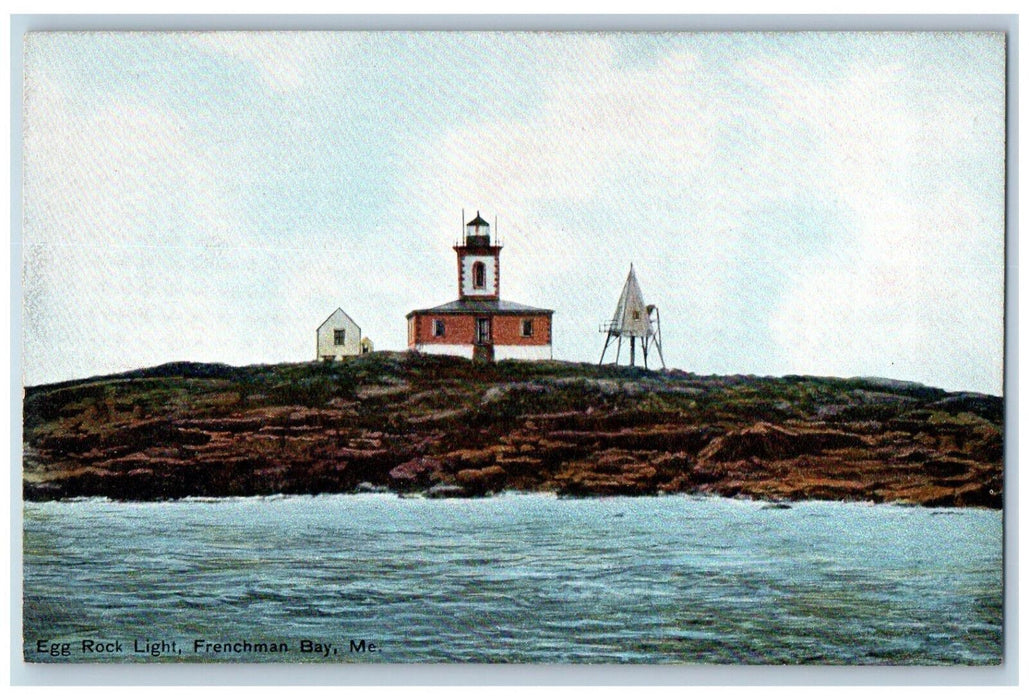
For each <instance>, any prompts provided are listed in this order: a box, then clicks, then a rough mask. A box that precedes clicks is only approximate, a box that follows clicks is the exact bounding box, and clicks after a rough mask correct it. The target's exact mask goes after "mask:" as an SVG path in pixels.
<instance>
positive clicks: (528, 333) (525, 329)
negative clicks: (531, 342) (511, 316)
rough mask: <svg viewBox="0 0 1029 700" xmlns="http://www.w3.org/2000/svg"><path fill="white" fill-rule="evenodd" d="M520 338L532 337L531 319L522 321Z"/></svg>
mask: <svg viewBox="0 0 1029 700" xmlns="http://www.w3.org/2000/svg"><path fill="white" fill-rule="evenodd" d="M522 337H523V338H530V337H532V319H530V318H526V319H523V320H522Z"/></svg>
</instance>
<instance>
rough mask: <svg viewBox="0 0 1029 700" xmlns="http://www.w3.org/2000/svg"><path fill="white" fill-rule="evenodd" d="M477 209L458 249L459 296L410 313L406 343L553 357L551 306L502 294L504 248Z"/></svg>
mask: <svg viewBox="0 0 1029 700" xmlns="http://www.w3.org/2000/svg"><path fill="white" fill-rule="evenodd" d="M501 247H502V246H500V245H499V243H498V244H496V245H494V244H493V242H492V241H491V240H490V230H489V224H488V223H487V222H486V220H485V219H483V218H482V217H481V216H479V213H478V212H476V213H475V218H474V219H472V220H471V221H469V222H468V223H467V224H466V225H465V229H464V235H463V236H462V240H461V244H460V245H456V246H454V251H455V252H456V253H457V299H455V300H454V301H451V302H448V303H446V304H443V305H441V306H434V307H432V308H431V309H417V310H415V311H412V312H410V313H409V314H407V347H408V348H410V349H411V350H417V351H418V352H425V353H434V354H439V355H459V356H461V357H467V358H471V359H476V360H486V361H493V360H549V359H551V357H552V356H553V350H552V346H551V340H550V329H551V320H552V317H553V315H554V312H553V311H552V310H551V309H537V308H534V307H532V306H525V305H524V304H516V303H515V302H513V301H505V300H503V299H501V298H500V249H501Z"/></svg>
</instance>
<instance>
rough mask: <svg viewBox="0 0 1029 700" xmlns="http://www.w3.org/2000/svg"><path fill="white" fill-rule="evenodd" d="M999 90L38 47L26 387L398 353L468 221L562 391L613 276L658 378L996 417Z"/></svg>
mask: <svg viewBox="0 0 1029 700" xmlns="http://www.w3.org/2000/svg"><path fill="white" fill-rule="evenodd" d="M112 46H117V47H118V50H117V51H113V50H110V49H111V47H112ZM100 49H104V50H100ZM128 65H131V66H135V67H136V68H134V69H133V70H137V69H138V70H143V71H144V73H145V74H146V75H147V76H150V78H151V79H150V80H148V81H145V82H143V83H140V82H138V81H136V80H135V79H134V78H133V75H134V74H133V73H132V71H130V70H127V69H126V68H125V67H126V66H128ZM1003 66H1004V56H1003V42H1002V40H1000V39H998V38H997V37H993V36H990V35H941V34H931V35H929V34H926V35H919V34H909V35H896V34H884V35H874V34H868V35H864V34H862V35H810V34H800V35H774V34H772V35H753V34H747V35H713V34H697V35H689V34H687V35H677V34H667V35H665V34H660V35H618V36H611V35H604V34H545V33H541V34H532V33H529V34H503V35H482V34H427V35H426V34H395V35H392V34H391V35H380V34H367V35H366V34H342V35H341V34H327V33H314V34H309V33H281V34H248V33H240V34H235V33H210V34H205V33H197V34H175V35H147V38H146V39H145V41H144V40H139V41H138V42H134V41H132V40H130V39H129V38H127V37H125V36H120V35H88V36H75V35H53V36H47V37H37V39H36V40H34V41H30V50H29V52H28V53H27V55H26V75H27V83H26V92H25V114H26V118H25V133H24V139H25V141H24V152H25V192H26V195H25V208H24V210H25V226H24V241H25V244H26V257H25V267H24V269H25V295H26V299H25V302H26V304H25V308H26V312H25V317H26V322H25V342H26V362H25V367H26V377H27V380H28V381H30V382H34V381H46V380H52V379H56V378H68V377H72V376H83V375H84V374H92V373H97V372H100V371H111V370H113V369H126V368H129V367H135V366H140V365H145V364H155V363H157V362H161V361H166V360H169V359H182V358H190V359H209V360H219V361H226V362H235V363H245V362H257V361H261V362H270V361H282V360H303V359H308V357H309V355H310V352H311V345H312V341H311V338H312V337H313V329H314V327H315V326H316V325H317V323H319V322H320V321H321V320H322V319H323V318H324V317H325V316H327V315H328V313H329V312H331V311H332V310H333V309H334V308H335V307H336V306H343V307H344V308H345V309H346V310H347V311H348V313H351V315H352V316H354V318H355V319H357V320H358V322H359V323H360V325H361V326H362V330H363V331H364V333H365V334H366V335H370V336H371V337H373V338H374V339H375V341H376V347H378V348H397V349H399V348H402V347H404V345H405V340H406V334H405V326H404V322H403V316H404V314H405V313H406V312H407V311H409V310H410V309H412V308H421V307H425V306H430V305H433V304H437V303H442V302H444V301H447V300H449V299H451V298H453V296H454V295H455V290H454V287H455V284H454V280H453V269H454V267H453V257H452V256H453V251H452V250H451V248H450V247H451V245H452V244H453V242H454V241H455V240H456V238H457V237H458V236H459V235H460V223H461V222H459V221H458V217H459V215H460V214H459V212H460V209H461V208H462V207H464V208H465V209H466V210H467V214H468V217H470V216H471V212H472V211H474V210H475V209H481V210H482V213H483V214H484V215H485V216H487V218H489V219H490V220H491V221H494V220H495V219H498V220H499V221H498V223H499V234H500V237H501V238H502V239H503V241H504V243H505V246H506V248H505V252H504V255H503V258H502V265H503V270H502V290H503V293H504V296H505V297H507V298H510V299H512V300H515V301H520V302H523V303H528V304H533V305H537V306H544V307H549V308H554V309H555V311H556V315H555V334H554V343H555V355H556V356H558V357H561V358H563V359H572V360H583V361H594V360H596V359H597V358H598V357H599V352H600V347H601V345H602V343H603V338H602V336H600V335H599V334H598V333H597V332H596V329H597V325H598V323H599V322H600V321H602V320H604V319H605V317H607V316H609V315H610V313H611V312H612V311H613V308H614V304H615V302H616V300H617V295H618V292H619V290H620V289H621V285H622V283H623V281H624V279H625V275H626V273H627V272H628V266H629V263H630V262H634V263H635V264H636V269H637V274H638V276H639V279H640V283H641V285H642V288H643V292H644V296H645V298H646V300H647V302H648V303H654V304H657V305H658V306H659V307H660V309H661V317H662V321H663V323H664V324H665V327H664V328H663V331H664V340H665V358H666V360H667V361H668V363H669V364H670V365H672V366H678V367H683V368H686V369H690V370H693V371H697V372H719V373H737V372H747V373H757V374H783V373H808V372H812V373H823V374H836V375H853V374H882V375H887V376H893V377H897V378H902V379H914V380H918V381H924V382H926V383H930V384H935V385H940V386H944V387H947V388H971V389H979V390H985V391H991V392H999V390H1000V382H1001V378H1000V377H1001V374H1000V373H1001V366H1002V364H1001V363H1002V345H1001V344H1002V333H1003V328H1002V318H1003V317H1002V302H1003V299H1002V295H1003V226H1004V221H1003V196H1004V192H1003V155H1004V150H1003V148H1004V140H1003V125H1004V74H1003ZM126 319H128V320H129V321H128V322H126Z"/></svg>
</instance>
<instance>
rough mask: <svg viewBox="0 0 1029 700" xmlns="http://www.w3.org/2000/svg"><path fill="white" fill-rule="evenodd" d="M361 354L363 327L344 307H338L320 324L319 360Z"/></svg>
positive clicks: (340, 358)
mask: <svg viewBox="0 0 1029 700" xmlns="http://www.w3.org/2000/svg"><path fill="white" fill-rule="evenodd" d="M360 354H361V328H360V326H358V325H357V324H356V323H354V319H352V318H350V317H349V316H347V314H346V312H345V311H343V309H336V310H335V311H333V312H332V315H331V316H329V317H328V318H327V319H325V323H323V324H322V325H320V326H318V355H317V358H316V359H318V360H325V361H331V360H342V359H343V358H344V357H347V356H349V355H360Z"/></svg>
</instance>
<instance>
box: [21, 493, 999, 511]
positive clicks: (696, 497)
mask: <svg viewBox="0 0 1029 700" xmlns="http://www.w3.org/2000/svg"><path fill="white" fill-rule="evenodd" d="M353 496H359V497H381V498H383V499H384V500H385V499H387V498H388V499H390V500H398V501H439V502H446V501H462V502H467V501H489V500H496V499H506V498H521V497H524V496H529V497H547V498H550V499H552V500H556V501H604V500H614V499H630V500H634V499H658V498H660V499H664V498H681V499H685V500H690V501H703V500H708V499H720V500H726V501H734V502H738V503H753V504H755V505H760V506H761V509H762V510H790V509H792V508H793V507H794V506H798V505H802V504H809V503H826V504H839V505H855V506H857V505H861V506H869V507H871V506H891V507H894V508H918V509H923V508H924V509H929V510H941V511H962V510H983V511H992V512H1003V508H1002V507H1001V508H997V507H992V506H984V505H961V506H957V505H927V504H923V503H916V502H912V501H873V500H871V499H860V498H856V499H825V498H805V499H796V500H790V501H786V500H782V499H768V498H759V497H751V496H746V495H739V494H737V495H734V496H727V495H723V494H719V493H713V492H709V493H699V492H686V491H680V492H675V493H649V494H598V495H568V494H561V493H557V492H555V491H522V490H504V491H499V492H496V493H489V494H484V495H448V496H427V495H426V493H425V492H422V491H415V492H398V491H390V490H357V491H337V492H322V493H269V494H250V495H243V494H239V495H225V496H181V497H177V498H164V499H157V498H154V499H124V498H112V497H110V496H105V495H95V496H64V497H58V498H35V499H22V505H23V506H25V505H27V504H30V503H31V504H43V503H79V502H93V501H99V502H108V503H120V504H139V505H143V504H148V505H149V504H161V503H171V504H174V503H220V502H228V501H240V500H258V501H261V500H263V501H282V500H289V499H303V498H310V499H318V498H337V497H353Z"/></svg>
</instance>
